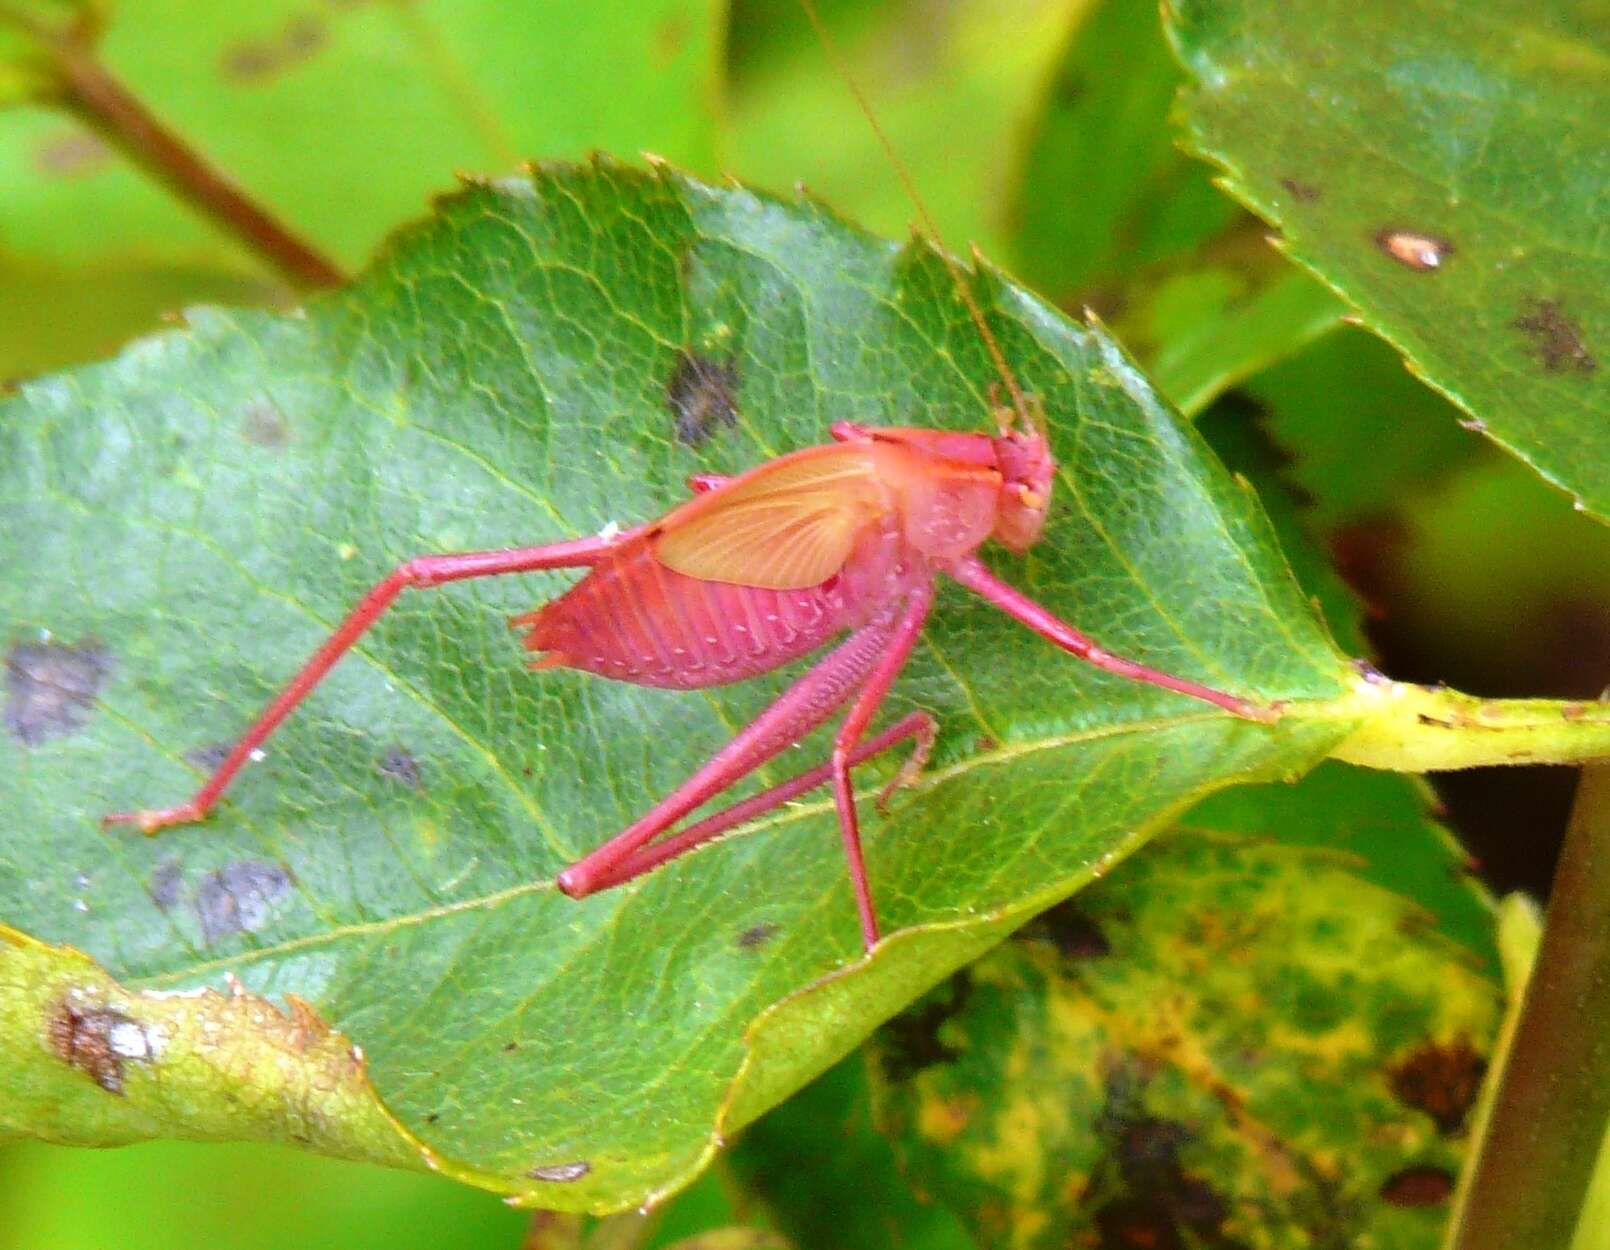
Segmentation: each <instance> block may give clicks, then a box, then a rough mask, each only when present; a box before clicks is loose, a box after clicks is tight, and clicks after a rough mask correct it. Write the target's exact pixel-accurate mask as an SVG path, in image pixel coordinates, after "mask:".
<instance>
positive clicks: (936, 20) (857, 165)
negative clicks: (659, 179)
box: [732, 0, 1068, 256]
mask: <svg viewBox="0 0 1610 1250" xmlns="http://www.w3.org/2000/svg"><path fill="white" fill-rule="evenodd" d="M798 2H799V0H790V7H793V6H796V5H797V4H798ZM833 7H837V8H840V9H842V10H843V14H842V17H841V19H840V20H833V27H834V28H836V29H837V30H838V32H839V33H838V36H837V37H836V42H837V45H838V46H840V49H841V52H842V54H843V58H844V61H845V68H846V69H847V70H848V72H849V73H850V74H851V75H852V76H853V82H854V84H855V86H856V87H857V88H858V89H859V90H860V91H861V93H862V94H863V95H864V96H865V98H866V101H867V104H868V105H869V107H870V108H871V110H872V113H873V115H874V117H875V118H876V120H877V123H878V125H879V126H881V127H882V129H883V130H884V132H885V133H886V134H887V135H888V137H889V140H890V142H891V144H892V146H893V148H894V151H895V153H896V154H897V155H898V157H899V159H900V161H901V162H902V163H903V164H904V165H905V166H906V167H907V169H908V170H909V171H910V172H911V175H912V178H913V180H914V182H915V184H916V188H917V192H918V194H919V195H920V196H921V197H922V200H923V203H924V205H925V206H926V208H927V210H928V212H929V213H930V214H931V215H932V217H933V220H934V222H935V224H936V225H937V226H938V228H939V231H940V233H941V235H942V236H943V237H944V239H945V240H946V241H947V242H948V243H949V244H950V245H951V247H952V250H955V251H962V250H964V249H965V247H966V245H967V244H968V243H977V244H978V245H979V246H981V247H982V248H983V249H984V251H985V252H986V253H987V254H989V255H991V256H1000V255H1002V254H1004V252H1005V250H1006V241H1007V239H1008V238H1009V237H1010V235H1011V234H1012V231H1013V229H1014V228H1015V227H1014V223H1012V222H1011V221H1009V220H1007V219H1006V217H1005V215H1004V214H1002V213H1001V212H1000V211H999V209H1000V206H1001V202H1002V188H1003V182H1004V179H1005V177H1006V170H1005V168H1004V157H1005V154H1006V153H1007V152H1008V151H1010V145H1011V144H1013V143H1014V142H1015V140H1016V139H1017V137H1018V135H1019V133H1020V131H1021V127H1022V124H1023V119H1024V117H1025V116H1026V115H1027V114H1028V112H1029V109H1030V108H1031V106H1032V102H1033V100H1034V98H1035V93H1036V92H1037V91H1038V90H1039V89H1040V87H1041V84H1042V83H1043V82H1044V81H1045V80H1046V77H1047V75H1048V74H1049V72H1050V70H1051V65H1052V60H1053V58H1054V56H1055V54H1056V48H1057V39H1058V36H1059V34H1060V32H1061V30H1062V29H1063V26H1064V25H1065V23H1066V21H1067V7H1068V6H1067V5H1066V4H1064V3H1061V0H1021V3H1017V4H1014V5H1013V6H1012V11H1011V14H1010V16H1009V19H1008V20H1003V14H1002V7H1001V5H1000V4H999V3H998V2H997V0H955V2H954V3H947V4H946V6H945V8H944V10H943V11H942V12H941V11H938V10H935V9H933V8H932V7H931V6H929V5H926V4H924V3H921V2H920V0H918V2H916V3H913V2H912V0H904V2H895V0H890V2H889V3H882V4H875V5H869V4H864V3H862V4H855V5H839V6H833ZM824 16H825V17H827V18H829V19H830V20H832V19H833V18H834V14H832V13H831V12H829V13H826V14H824ZM783 28H784V29H785V30H787V29H789V27H788V25H787V24H786V23H784V24H783ZM919 31H920V32H921V34H920V37H915V38H914V34H916V33H917V32H919ZM778 42H779V44H780V45H781V46H780V47H779V46H775V45H774V46H772V47H771V48H769V49H768V50H765V52H764V54H763V55H760V56H757V57H756V58H755V64H754V65H752V66H750V67H748V72H742V73H740V74H739V76H738V78H737V80H736V81H735V82H734V84H733V109H732V113H733V134H732V140H733V148H734V153H735V157H736V165H737V167H738V168H739V169H741V170H742V171H743V173H744V176H745V177H746V178H750V179H753V180H755V181H757V182H761V183H764V184H768V185H772V186H795V185H798V184H799V183H800V181H801V180H804V182H805V183H806V184H808V185H809V187H810V189H811V191H812V192H813V193H814V194H816V195H820V196H822V197H823V198H824V199H826V200H828V201H829V202H830V203H832V204H834V205H835V206H837V207H838V208H839V209H840V210H841V211H842V212H845V213H847V214H848V215H849V216H850V217H852V218H853V219H854V220H856V221H858V222H862V223H864V224H866V225H869V226H871V227H872V228H874V229H878V230H882V231H884V232H886V233H889V234H899V233H900V232H902V231H903V230H905V229H906V228H907V227H908V226H910V225H911V224H912V223H913V222H915V221H917V220H918V219H919V212H918V209H917V207H916V206H915V205H914V204H913V203H912V200H911V196H910V194H909V193H908V192H907V190H906V188H905V187H903V186H902V185H901V182H900V179H899V177H898V176H897V174H896V172H895V170H894V168H893V167H892V166H891V164H890V160H889V154H888V153H887V152H886V151H885V150H884V148H883V147H882V145H881V144H880V143H879V142H878V138H877V134H876V132H875V131H874V129H873V127H872V125H871V124H870V123H869V121H868V119H867V117H866V115H865V114H864V113H863V112H862V110H861V107H860V105H859V103H858V102H857V100H856V97H855V93H854V92H853V91H852V90H851V86H850V83H848V82H846V81H845V79H844V77H843V76H842V75H841V74H840V73H838V72H837V67H836V66H835V64H834V59H833V58H832V57H830V56H829V54H828V53H827V51H826V50H825V49H824V48H823V47H822V45H821V43H820V41H819V40H818V39H817V37H816V34H815V32H814V31H813V30H812V29H811V28H810V27H809V25H808V24H805V23H800V24H799V26H798V27H797V28H795V29H793V31H792V37H791V38H788V39H786V40H783V41H778ZM779 51H786V52H788V53H790V54H791V55H789V56H787V57H782V56H779V55H777V53H778V52H779ZM739 68H740V70H743V69H744V67H742V66H740V67H739Z"/></svg>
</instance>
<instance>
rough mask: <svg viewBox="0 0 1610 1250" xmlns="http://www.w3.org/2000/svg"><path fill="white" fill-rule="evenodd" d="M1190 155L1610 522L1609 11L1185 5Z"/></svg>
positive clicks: (1428, 4)
mask: <svg viewBox="0 0 1610 1250" xmlns="http://www.w3.org/2000/svg"><path fill="white" fill-rule="evenodd" d="M1165 17H1166V19H1167V21H1168V23H1169V26H1170V30H1171V35H1172V37H1173V38H1174V39H1175V41H1176V43H1177V46H1178V49H1179V52H1180V55H1181V57H1182V59H1183V60H1184V62H1185V65H1186V67H1187V69H1188V71H1189V73H1190V76H1191V85H1190V87H1189V89H1188V91H1187V95H1186V99H1187V103H1188V109H1187V117H1188V122H1189V128H1190V141H1191V144H1192V146H1193V147H1194V148H1195V149H1196V150H1197V151H1199V152H1200V153H1202V154H1203V155H1204V156H1206V157H1209V158H1210V159H1212V160H1213V161H1215V162H1216V163H1218V164H1219V165H1220V166H1221V167H1223V169H1224V170H1225V171H1226V177H1225V185H1226V186H1227V187H1228V188H1229V189H1230V190H1231V191H1233V192H1234V193H1235V194H1236V195H1237V196H1238V197H1240V198H1241V199H1243V200H1244V201H1245V202H1246V203H1247V204H1248V205H1249V206H1250V207H1252V208H1253V209H1254V211H1256V212H1257V213H1258V214H1259V215H1260V216H1261V217H1263V218H1264V219H1265V220H1266V221H1268V222H1270V223H1272V224H1273V225H1275V226H1276V227H1278V228H1279V230H1280V231H1281V233H1282V236H1283V238H1284V246H1285V248H1286V250H1287V252H1288V254H1289V255H1291V256H1292V257H1293V258H1294V259H1296V260H1298V261H1300V262H1301V263H1302V264H1303V265H1305V266H1307V267H1308V268H1310V269H1311V270H1312V271H1313V272H1314V273H1315V274H1317V275H1318V276H1319V277H1320V278H1321V279H1323V280H1324V281H1325V282H1326V283H1327V284H1328V285H1330V286H1331V287H1333V288H1334V289H1335V290H1337V291H1338V292H1339V293H1340V294H1341V295H1342V296H1343V297H1344V298H1345V299H1346V300H1347V301H1348V302H1349V303H1350V304H1352V305H1354V306H1355V307H1357V308H1358V309H1359V311H1360V313H1361V315H1362V317H1363V320H1364V323H1365V324H1366V325H1367V326H1368V328H1370V329H1371V330H1373V331H1375V332H1376V333H1378V334H1380V335H1381V336H1382V337H1384V338H1386V339H1387V340H1388V341H1389V342H1391V343H1392V344H1393V345H1394V346H1396V347H1397V348H1398V349H1399V350H1400V351H1401V352H1403V353H1404V355H1406V356H1407V357H1408V359H1409V360H1410V361H1411V362H1412V363H1413V366H1414V368H1415V369H1416V371H1417V372H1418V373H1419V374H1421V375H1422V376H1423V377H1424V378H1425V379H1426V380H1427V381H1428V382H1429V383H1430V384H1431V385H1432V386H1434V387H1436V388H1437V389H1438V390H1440V391H1442V392H1443V393H1444V394H1446V395H1448V396H1449V397H1450V398H1451V399H1452V400H1453V401H1454V402H1455V403H1457V404H1458V405H1459V406H1460V407H1461V408H1463V409H1465V411H1466V412H1468V413H1469V414H1470V415H1471V416H1472V417H1474V418H1475V419H1477V420H1479V421H1481V422H1482V423H1484V425H1485V428H1486V430H1487V432H1488V433H1489V434H1490V435H1491V436H1492V437H1493V438H1494V439H1495V440H1496V441H1497V442H1499V443H1500V444H1502V445H1503V446H1505V447H1507V448H1509V449H1510V450H1511V451H1513V452H1515V453H1516V454H1517V455H1519V456H1520V457H1521V458H1522V459H1524V460H1525V461H1526V462H1527V463H1528V464H1530V465H1531V466H1532V467H1533V468H1535V469H1536V470H1537V471H1538V472H1540V473H1541V474H1542V475H1543V476H1544V477H1545V478H1547V479H1548V480H1549V481H1551V482H1553V483H1555V484H1556V485H1558V486H1560V487H1562V488H1564V489H1565V490H1567V491H1569V492H1571V493H1572V494H1573V495H1575V496H1576V497H1577V498H1578V499H1580V500H1581V501H1582V502H1583V503H1584V505H1585V506H1586V507H1587V508H1588V509H1589V510H1591V511H1592V512H1593V513H1594V514H1595V515H1597V516H1599V517H1600V518H1601V519H1602V518H1605V517H1610V467H1607V466H1610V421H1607V420H1606V415H1607V413H1610V369H1607V368H1606V365H1607V364H1610V262H1607V261H1606V259H1605V256H1604V253H1603V249H1602V247H1601V246H1600V241H1601V239H1602V235H1603V223H1604V217H1605V202H1604V187H1605V186H1606V184H1607V181H1610V163H1607V159H1606V153H1605V147H1604V144H1603V143H1602V142H1601V133H1600V126H1599V122H1600V120H1601V119H1603V118H1604V117H1605V116H1606V114H1607V112H1610V76H1607V75H1606V73H1605V71H1604V62H1605V57H1606V55H1607V53H1610V44H1607V41H1606V36H1605V30H1606V28H1605V24H1604V22H1603V20H1602V19H1603V14H1602V11H1601V10H1600V8H1599V7H1598V6H1597V5H1594V4H1584V3H1576V2H1574V0H1551V2H1550V3H1546V4H1538V3H1534V2H1532V0H1493V2H1491V3H1486V4H1483V5H1482V6H1480V10H1479V14H1474V13H1473V12H1472V10H1471V9H1470V7H1469V6H1465V5H1460V4H1454V3H1447V2H1446V0H1412V2H1410V3H1405V4H1399V3H1386V2H1385V0H1366V2H1364V3H1353V4H1345V5H1337V4H1332V3H1327V2H1326V0H1297V3H1295V4H1293V3H1288V2H1287V0H1234V2H1232V3H1222V2H1220V0H1212V2H1209V3H1201V2H1198V0H1173V2H1172V3H1170V4H1168V5H1166V6H1165Z"/></svg>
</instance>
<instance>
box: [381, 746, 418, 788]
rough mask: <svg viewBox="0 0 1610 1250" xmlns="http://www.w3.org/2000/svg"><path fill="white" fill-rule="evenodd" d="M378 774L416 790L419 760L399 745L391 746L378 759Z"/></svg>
mask: <svg viewBox="0 0 1610 1250" xmlns="http://www.w3.org/2000/svg"><path fill="white" fill-rule="evenodd" d="M380 775H381V776H382V777H389V778H391V780H393V781H395V782H398V783H399V784H401V785H405V786H408V787H409V788H410V789H413V790H418V789H419V788H420V784H419V761H418V760H416V759H415V758H414V757H413V756H412V755H410V754H409V753H408V752H407V751H405V750H403V749H402V748H401V747H392V748H391V750H389V751H387V752H386V754H385V758H383V759H382V760H381V761H380Z"/></svg>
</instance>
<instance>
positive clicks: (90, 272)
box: [0, 0, 720, 375]
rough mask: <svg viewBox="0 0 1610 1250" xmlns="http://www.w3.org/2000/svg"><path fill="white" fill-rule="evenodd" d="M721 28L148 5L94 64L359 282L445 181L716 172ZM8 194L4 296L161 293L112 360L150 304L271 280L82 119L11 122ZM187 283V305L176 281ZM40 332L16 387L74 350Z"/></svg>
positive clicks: (3, 133)
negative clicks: (667, 164) (539, 164)
mask: <svg viewBox="0 0 1610 1250" xmlns="http://www.w3.org/2000/svg"><path fill="white" fill-rule="evenodd" d="M717 17H718V15H717V13H716V11H715V9H714V8H713V7H712V6H702V7H701V6H694V5H689V4H688V3H686V0H640V2H639V3H636V4H633V5H630V6H621V5H610V4H600V5H582V6H565V5H560V6H543V5H500V4H482V3H474V2H473V0H439V2H434V3H432V4H430V5H428V6H422V5H416V4H312V5H310V4H306V3H302V2H301V0H259V2H258V3H253V4H250V5H235V4H212V3H205V2H200V0H149V2H148V3H144V4H141V5H138V6H134V5H124V6H120V7H119V8H118V9H117V10H116V11H115V13H114V15H113V18H112V20H111V21H110V22H109V23H108V25H107V29H106V30H105V33H104V37H103V38H102V39H101V40H100V42H99V46H98V52H97V55H98V56H99V57H100V58H101V59H102V60H103V62H104V63H105V65H106V66H107V68H108V69H109V70H110V71H111V72H112V73H113V74H114V75H115V76H116V77H117V78H118V79H119V80H120V81H122V82H123V84H124V85H125V86H126V87H127V88H128V89H129V90H130V91H131V92H133V94H134V95H135V96H137V97H138V98H139V99H141V100H142V101H143V102H144V104H145V105H146V106H147V107H148V108H149V109H150V110H151V111H152V112H153V113H154V114H155V115H156V116H157V117H158V118H159V119H160V120H161V121H162V122H163V123H164V124H165V125H166V126H168V127H169V128H170V129H172V130H174V131H176V132H177V133H178V134H180V135H181V136H183V137H184V139H185V140H186V141H187V142H188V143H189V144H190V145H191V146H192V147H194V148H195V149H197V150H198V151H199V152H200V153H201V154H202V155H203V156H204V157H206V158H207V159H208V160H210V161H211V162H213V163H214V164H216V165H217V166H219V167H220V168H222V169H223V170H224V171H225V172H226V173H227V174H228V175H229V176H230V177H232V178H233V179H234V180H235V181H236V182H237V183H239V185H240V186H241V187H243V188H244V189H245V191H246V192H247V193H248V194H249V195H250V196H252V197H253V198H254V199H256V200H257V201H259V202H260V203H262V204H264V205H265V206H266V207H267V208H268V210H269V211H270V212H272V213H273V214H274V215H276V216H277V217H278V218H279V219H280V220H281V221H283V222H284V223H285V224H286V225H288V226H289V227H290V228H291V230H292V231H293V232H295V233H297V234H298V235H301V236H303V237H305V238H307V239H308V240H309V241H311V242H312V243H313V244H314V245H315V246H316V247H318V248H319V249H320V250H322V251H324V252H326V253H328V254H330V255H332V256H334V257H335V258H336V259H337V260H338V261H339V262H341V263H343V264H345V265H347V266H351V267H357V266H359V265H361V264H362V263H364V262H365V261H366V260H367V259H368V258H369V256H370V255H371V254H372V252H373V250H374V249H375V247H376V245H377V244H378V243H379V241H380V240H381V239H382V238H383V237H384V236H385V234H386V233H387V232H388V231H390V230H392V229H394V228H395V227H396V226H397V225H398V223H400V222H404V221H409V220H411V219H413V218H414V217H417V216H418V215H419V213H420V212H421V211H422V209H423V207H424V205H425V203H426V201H427V200H428V199H429V197H430V196H431V195H433V194H435V193H438V192H441V191H443V190H445V189H448V188H449V187H450V186H451V185H452V175H453V171H455V170H466V171H470V172H485V173H502V172H505V171H508V170H511V169H512V168H514V167H515V166H516V165H517V164H518V163H519V162H520V161H521V160H523V159H525V158H527V157H530V156H534V155H537V154H544V155H547V156H581V155H583V154H584V153H586V152H588V151H590V150H593V149H595V148H603V149H619V150H624V151H638V150H640V149H644V148H647V149H649V150H652V151H655V152H659V153H662V154H664V155H665V156H666V157H668V158H670V159H673V160H676V161H679V162H682V163H684V164H688V165H691V166H693V167H695V168H698V169H704V170H706V171H709V170H712V169H713V167H714V166H715V165H716V160H715V134H716V120H715V110H714V108H713V107H712V101H713V99H714V98H715V95H716V83H717V81H718V74H719V64H718V55H719V42H720V41H719V29H720V28H719V25H718V20H717ZM0 175H3V177H4V182H5V186H6V188H7V190H6V196H5V202H4V204H3V205H0V240H3V250H0V284H6V283H7V281H8V273H9V271H10V270H12V268H13V267H15V268H16V270H17V271H18V273H19V275H30V274H37V273H38V272H39V271H41V270H44V271H48V272H53V273H58V274H60V275H61V280H62V281H64V282H66V283H68V284H69V285H70V286H72V287H74V288H77V289H84V290H90V291H92V290H94V289H95V288H96V287H97V286H99V285H100V284H103V283H104V284H105V286H106V288H107V299H108V301H111V300H113V299H114V297H116V296H118V295H119V294H121V293H123V292H124V291H126V289H127V288H128V286H129V285H130V284H131V282H132V280H133V279H132V278H131V271H132V272H133V273H135V274H138V273H141V272H149V274H150V282H151V287H152V290H151V293H150V294H149V295H147V296H145V297H144V298H143V299H126V300H120V301H117V302H116V303H114V305H113V307H114V308H117V309H119V310H120V311H119V313H118V315H117V316H116V318H115V321H114V328H115V334H112V333H109V334H108V336H107V337H108V339H109V340H110V341H111V342H113V343H115V342H116V341H118V340H119V339H121V338H122V337H126V336H127V335H128V334H130V333H134V332H136V331H139V330H144V329H147V328H149V327H150V326H151V325H152V324H153V322H152V319H151V317H150V313H149V310H150V309H151V308H152V307H153V306H157V307H163V308H178V307H182V306H183V305H184V304H186V303H193V302H196V301H198V300H203V299H217V298H219V297H220V295H221V294H222V293H223V292H221V291H220V284H221V283H231V284H233V285H234V286H236V287H237V288H238V287H240V286H242V285H243V284H245V283H247V282H251V283H257V284H261V283H262V282H263V281H264V276H265V271H264V269H263V267H262V266H261V265H260V263H259V262H258V261H257V260H256V259H255V258H254V257H252V256H250V255H248V254H247V253H246V252H245V251H244V250H243V248H242V247H241V245H240V243H239V242H238V240H236V239H234V238H232V237H227V236H225V235H224V234H222V233H221V232H220V231H219V230H218V229H217V228H216V227H214V226H213V225H212V224H211V223H210V222H208V221H207V220H205V219H203V218H202V217H201V216H199V215H198V214H197V213H196V212H195V211H194V210H193V209H192V208H191V207H190V206H188V205H186V204H184V203H182V202H180V201H179V200H178V199H176V198H175V197H174V196H173V195H172V194H171V193H170V192H169V191H167V190H166V189H165V188H163V187H162V186H160V185H157V184H156V183H155V182H153V181H152V180H151V179H150V178H148V177H147V176H146V175H145V174H144V173H142V172H141V171H140V170H138V169H137V168H135V166H133V165H132V164H130V163H129V162H128V161H127V160H125V159H124V157H123V156H122V155H120V154H119V153H118V152H117V151H116V150H115V149H114V148H113V147H111V146H110V145H109V144H108V143H107V142H106V141H104V140H103V139H102V138H100V137H98V136H97V135H96V133H95V132H94V131H92V130H91V129H89V128H88V127H87V126H86V125H85V124H84V123H82V122H80V121H78V120H75V119H74V118H72V117H69V116H66V115H63V114H61V113H58V112H54V111H50V110H47V109H43V108H25V109H18V110H13V111H10V112H7V113H0ZM89 224H92V225H93V228H89ZM186 275H188V276H189V277H190V279H191V281H190V283H189V284H188V285H186V284H184V283H183V282H178V281H176V279H177V278H182V277H184V276H186ZM19 280H20V279H19ZM175 286H177V287H178V290H177V291H175V289H174V288H175ZM159 301H165V302H159ZM103 315H104V314H103ZM39 330H40V327H38V326H37V325H29V324H27V323H26V320H24V321H23V322H21V323H18V322H17V321H16V319H7V324H6V326H3V327H0V360H7V359H8V358H9V359H11V360H13V361H15V363H12V364H8V365H7V366H6V374H7V375H15V374H18V373H31V372H35V371H38V370H40V369H43V368H46V367H51V366H54V365H59V364H60V363H62V362H64V361H65V360H67V359H70V358H71V356H72V354H73V352H74V351H75V350H77V349H76V347H74V345H72V344H63V345H57V344H56V343H55V341H53V340H47V341H45V342H41V341H40V339H39Z"/></svg>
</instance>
